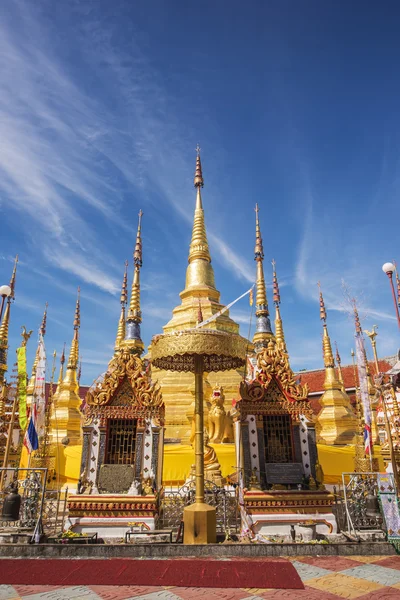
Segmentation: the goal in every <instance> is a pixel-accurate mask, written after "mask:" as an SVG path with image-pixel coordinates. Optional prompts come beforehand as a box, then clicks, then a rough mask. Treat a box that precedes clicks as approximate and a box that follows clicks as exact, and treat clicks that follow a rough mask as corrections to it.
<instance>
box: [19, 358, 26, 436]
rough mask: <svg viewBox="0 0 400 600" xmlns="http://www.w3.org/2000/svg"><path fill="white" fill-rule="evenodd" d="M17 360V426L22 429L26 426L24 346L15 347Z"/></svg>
mask: <svg viewBox="0 0 400 600" xmlns="http://www.w3.org/2000/svg"><path fill="white" fill-rule="evenodd" d="M17 361H18V403H19V408H18V411H19V426H20V427H21V429H22V431H24V429H25V428H26V423H27V416H26V348H25V346H21V348H17Z"/></svg>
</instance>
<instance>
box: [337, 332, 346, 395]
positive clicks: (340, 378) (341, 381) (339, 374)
mask: <svg viewBox="0 0 400 600" xmlns="http://www.w3.org/2000/svg"><path fill="white" fill-rule="evenodd" d="M335 347H336V357H335V358H336V364H337V371H338V379H339V381H340V385H341V386H342V390H343V392H344V391H346V388H345V387H344V379H343V372H342V361H341V358H340V354H339V348H338V345H337V342H335Z"/></svg>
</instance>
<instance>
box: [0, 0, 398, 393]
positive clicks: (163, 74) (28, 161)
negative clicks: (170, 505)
mask: <svg viewBox="0 0 400 600" xmlns="http://www.w3.org/2000/svg"><path fill="white" fill-rule="evenodd" d="M399 18H400V9H399V5H398V3H396V2H390V1H387V2H385V3H384V4H382V5H379V4H378V3H372V2H361V1H357V0H354V1H352V2H348V3H344V2H339V3H338V2H331V1H329V0H326V1H325V2H322V3H321V2H318V1H313V0H310V1H307V2H293V1H285V0H279V1H276V2H275V1H270V2H262V1H253V2H250V3H247V4H244V3H243V2H239V1H236V0H234V1H231V2H229V3H228V2H212V1H211V0H205V1H203V2H202V3H198V2H183V1H182V0H180V1H175V0H168V2H163V1H155V0H147V1H146V2H139V1H137V2H130V1H123V0H115V1H114V2H109V1H103V0H81V1H73V0H71V1H69V2H56V3H55V2H53V1H51V0H38V1H37V2H30V1H28V0H26V1H22V0H15V1H13V2H6V3H3V5H2V7H1V9H0V72H1V77H0V86H1V90H0V136H1V137H0V139H1V143H0V222H1V227H0V239H1V247H0V257H1V260H0V279H1V283H7V282H8V280H9V277H10V273H11V270H12V262H11V261H12V257H13V256H14V255H15V254H17V253H18V254H19V256H20V264H19V269H18V280H17V288H16V301H15V304H14V305H13V314H12V324H11V335H10V359H12V357H13V353H14V350H15V348H16V345H17V343H18V342H19V332H20V326H21V325H26V326H27V327H28V328H29V329H34V330H35V331H36V330H37V328H38V326H39V324H40V321H41V315H42V312H43V307H44V304H45V302H46V301H47V302H48V303H49V309H48V328H47V335H46V346H47V349H48V353H50V352H52V351H53V349H56V350H57V352H58V353H60V351H61V348H62V345H63V342H64V341H66V342H67V344H69V343H70V340H71V336H72V321H73V312H74V303H75V296H76V288H77V286H78V285H80V286H81V289H82V327H81V351H82V361H83V366H82V382H84V383H91V381H92V380H93V379H94V378H95V377H96V376H97V375H98V374H99V373H101V372H102V371H103V370H104V367H105V365H106V364H107V362H108V360H109V358H110V356H111V354H112V348H113V344H114V339H115V333H116V325H117V319H118V315H119V289H120V283H121V279H122V274H123V266H124V261H125V259H126V258H128V260H130V276H131V274H132V261H131V257H132V250H133V245H134V239H135V232H136V225H137V213H138V210H139V208H142V209H143V211H144V217H143V269H142V284H143V294H142V304H143V319H144V321H143V326H142V333H143V339H144V341H145V343H146V344H148V343H149V341H150V339H151V336H152V335H153V334H156V333H158V332H160V331H161V329H162V326H163V325H164V324H165V323H166V322H167V321H168V320H169V318H170V315H171V311H172V308H173V307H174V306H175V305H176V304H178V302H179V296H178V294H179V292H180V291H181V290H182V289H183V287H184V279H185V269H186V264H187V254H188V246H189V241H190V234H191V222H192V217H193V210H194V202H195V191H194V188H193V171H194V164H195V152H194V149H195V146H196V144H197V142H198V143H199V144H200V146H201V148H202V162H203V172H204V178H205V187H204V193H203V201H204V208H205V214H206V225H207V230H208V235H209V242H210V248H211V253H212V258H213V265H214V269H215V276H216V283H217V287H218V289H219V290H220V291H221V299H222V302H224V303H228V302H230V301H231V300H233V299H234V298H236V297H237V296H239V295H240V294H241V293H242V292H243V291H245V290H246V289H247V288H248V287H249V284H250V283H251V282H252V281H253V280H254V273H255V265H254V262H253V250H254V211H253V209H254V205H255V203H256V202H258V203H259V205H260V220H261V226H262V233H263V238H264V251H265V257H266V260H265V269H266V272H267V274H268V280H270V270H269V269H270V264H269V261H270V260H271V259H272V258H275V260H276V262H277V271H278V276H279V279H280V282H281V298H282V308H281V312H282V317H283V319H284V328H285V333H286V337H287V342H288V348H289V352H290V355H291V361H292V365H293V367H294V368H296V369H301V368H317V367H319V366H321V364H322V359H321V324H320V321H319V311H318V289H317V285H316V283H317V281H318V280H319V281H321V285H322V289H323V292H324V295H325V298H326V302H327V307H328V326H329V332H330V335H331V338H332V340H337V342H338V344H339V348H340V351H341V354H342V361H343V362H344V363H346V362H349V361H350V349H351V347H352V345H353V325H352V320H351V318H350V317H349V315H348V309H347V305H346V300H345V299H344V296H343V291H342V287H341V280H342V279H344V280H345V281H346V283H347V285H348V286H350V288H351V293H352V294H354V295H355V296H356V297H357V299H358V301H359V304H360V313H361V316H362V317H363V323H362V324H363V327H368V328H370V327H371V325H372V324H377V325H378V326H379V329H378V333H379V337H378V340H377V341H378V350H379V353H380V355H381V356H383V355H387V354H392V353H394V352H396V351H397V348H398V346H399V336H398V330H397V325H396V321H395V319H394V309H393V305H392V300H391V296H390V290H389V285H388V282H387V281H386V280H385V275H384V274H383V273H382V271H381V265H382V264H383V263H384V262H386V261H388V260H393V259H396V257H397V258H398V260H399V261H400V251H399V245H398V223H397V221H398V218H397V213H398V206H399V203H398V195H399V184H400V179H399V173H400V172H399V156H400V153H399V151H400V120H399V114H398V113H399V111H398V107H399V99H400V78H399V76H398V65H399V62H400V60H399V59H400V44H399V41H398V22H399ZM130 278H131V277H130ZM269 299H270V303H271V304H272V294H271V291H269ZM249 310H250V309H249V306H248V302H247V301H246V300H243V301H242V302H241V303H240V304H238V305H236V307H235V308H234V310H233V311H232V316H233V317H234V318H236V319H237V320H238V321H239V322H240V323H241V332H242V334H243V335H247V333H248V321H249ZM35 345H36V341H35V339H34V338H32V340H31V342H30V357H32V355H33V352H34V349H35ZM10 362H11V360H10Z"/></svg>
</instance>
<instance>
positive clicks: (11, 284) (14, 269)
mask: <svg viewBox="0 0 400 600" xmlns="http://www.w3.org/2000/svg"><path fill="white" fill-rule="evenodd" d="M17 264H18V254H17V255H16V257H15V259H14V268H13V272H12V275H11V279H10V288H11V294H10V299H11V300H13V301H14V300H15V280H16V276H17Z"/></svg>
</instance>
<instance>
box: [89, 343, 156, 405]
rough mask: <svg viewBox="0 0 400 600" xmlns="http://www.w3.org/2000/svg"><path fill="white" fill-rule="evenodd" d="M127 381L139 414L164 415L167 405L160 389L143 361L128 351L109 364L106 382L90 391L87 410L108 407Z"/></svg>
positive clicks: (133, 403) (121, 353)
mask: <svg viewBox="0 0 400 600" xmlns="http://www.w3.org/2000/svg"><path fill="white" fill-rule="evenodd" d="M124 378H127V380H128V382H129V384H130V386H131V388H132V395H131V403H132V405H133V406H134V407H135V408H136V410H137V412H140V413H142V414H148V415H151V414H153V413H154V414H155V413H159V414H163V411H164V403H163V400H162V394H161V389H160V387H159V385H157V384H154V383H152V382H151V380H150V378H149V376H148V375H147V374H145V373H144V365H143V362H142V360H141V359H140V358H139V357H138V356H136V355H134V354H131V353H130V352H129V351H128V350H126V349H123V350H122V351H121V352H120V353H119V354H118V356H116V357H115V358H114V359H113V360H112V361H111V362H110V364H109V368H108V371H107V373H106V375H105V377H104V379H103V381H102V382H101V383H98V384H97V386H96V387H95V388H94V389H92V390H89V391H88V393H87V394H86V403H87V406H88V407H95V406H106V405H109V404H110V403H111V401H112V399H113V398H114V396H115V395H116V393H117V390H118V388H119V386H120V384H121V382H122V381H123V379H124ZM89 412H90V411H89Z"/></svg>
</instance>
